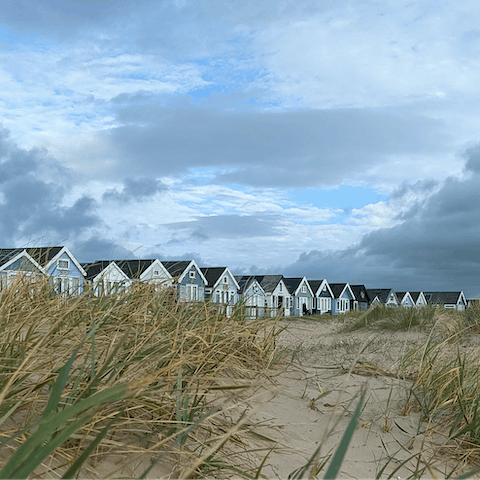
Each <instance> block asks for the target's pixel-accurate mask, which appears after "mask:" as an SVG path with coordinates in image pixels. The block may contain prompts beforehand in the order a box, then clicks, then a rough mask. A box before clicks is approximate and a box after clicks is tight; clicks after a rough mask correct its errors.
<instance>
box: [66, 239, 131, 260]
mask: <svg viewBox="0 0 480 480" xmlns="http://www.w3.org/2000/svg"><path fill="white" fill-rule="evenodd" d="M71 252H72V253H73V255H75V258H77V259H78V260H79V261H80V262H94V261H95V260H118V259H122V260H130V259H132V258H136V257H135V254H134V253H133V252H132V251H130V250H128V249H126V248H125V247H122V246H121V245H118V244H117V243H116V242H115V241H114V240H111V239H106V238H102V237H99V236H93V237H90V238H89V239H88V240H85V241H77V242H75V243H74V244H73V245H72V247H71Z"/></svg>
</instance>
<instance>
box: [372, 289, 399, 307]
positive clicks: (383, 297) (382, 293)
mask: <svg viewBox="0 0 480 480" xmlns="http://www.w3.org/2000/svg"><path fill="white" fill-rule="evenodd" d="M392 291H393V290H392V289H391V288H367V293H368V297H369V301H372V300H374V299H375V297H378V299H379V300H380V302H381V303H383V304H384V305H385V304H386V303H387V300H388V296H389V295H390V292H392ZM393 293H395V292H393ZM397 301H398V298H397Z"/></svg>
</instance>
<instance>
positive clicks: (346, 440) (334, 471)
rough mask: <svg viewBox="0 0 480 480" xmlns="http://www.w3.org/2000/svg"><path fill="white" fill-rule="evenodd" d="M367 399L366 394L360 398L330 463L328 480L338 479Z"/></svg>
mask: <svg viewBox="0 0 480 480" xmlns="http://www.w3.org/2000/svg"><path fill="white" fill-rule="evenodd" d="M364 399H365V392H363V393H362V395H361V396H360V400H359V401H358V404H357V407H356V408H355V412H354V413H353V416H352V419H351V420H350V422H349V424H348V427H347V429H346V430H345V433H344V434H343V437H342V440H341V441H340V444H339V445H338V447H337V450H336V451H335V453H334V454H333V458H332V462H331V463H330V465H329V467H328V470H327V473H326V474H325V477H324V478H326V479H330V478H337V475H338V472H339V470H340V467H341V465H342V462H343V459H344V457H345V454H346V453H347V450H348V446H349V444H350V440H351V439H352V436H353V432H354V431H355V428H356V426H357V421H358V418H359V417H360V412H361V410H362V405H363V400H364Z"/></svg>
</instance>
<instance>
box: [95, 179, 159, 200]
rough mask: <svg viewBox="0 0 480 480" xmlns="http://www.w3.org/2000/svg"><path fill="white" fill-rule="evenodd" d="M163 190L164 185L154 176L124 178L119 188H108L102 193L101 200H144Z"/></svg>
mask: <svg viewBox="0 0 480 480" xmlns="http://www.w3.org/2000/svg"><path fill="white" fill-rule="evenodd" d="M165 190H167V187H166V185H164V184H163V183H162V182H161V181H160V180H157V179H155V178H126V179H125V180H124V181H123V187H122V189H121V190H119V189H117V188H111V189H108V190H107V191H106V192H105V193H104V194H103V195H102V200H105V201H109V200H110V201H117V202H122V203H128V202H130V201H132V200H144V199H146V198H148V197H152V196H153V195H155V194H156V193H158V192H163V191H165Z"/></svg>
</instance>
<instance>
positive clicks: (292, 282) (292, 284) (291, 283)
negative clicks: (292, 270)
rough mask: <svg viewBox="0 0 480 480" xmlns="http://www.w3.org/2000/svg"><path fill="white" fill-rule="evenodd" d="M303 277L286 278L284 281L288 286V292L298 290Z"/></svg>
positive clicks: (292, 292)
mask: <svg viewBox="0 0 480 480" xmlns="http://www.w3.org/2000/svg"><path fill="white" fill-rule="evenodd" d="M303 279H304V277H295V278H284V279H283V282H284V283H285V285H286V286H287V288H288V292H289V293H290V294H291V295H293V294H294V293H295V292H296V291H297V288H298V287H299V286H300V284H301V283H302V280H303Z"/></svg>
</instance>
